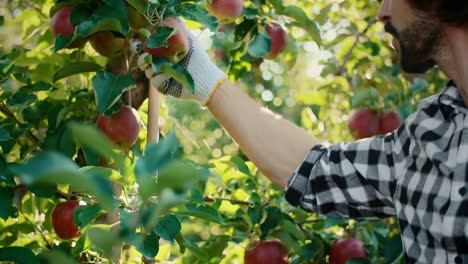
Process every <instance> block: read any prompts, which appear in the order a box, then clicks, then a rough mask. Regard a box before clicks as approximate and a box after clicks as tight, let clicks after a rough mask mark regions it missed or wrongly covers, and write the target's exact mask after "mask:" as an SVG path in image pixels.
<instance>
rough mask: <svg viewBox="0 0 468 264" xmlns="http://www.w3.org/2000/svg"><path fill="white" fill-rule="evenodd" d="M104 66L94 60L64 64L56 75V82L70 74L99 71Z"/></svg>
mask: <svg viewBox="0 0 468 264" xmlns="http://www.w3.org/2000/svg"><path fill="white" fill-rule="evenodd" d="M102 69H103V68H102V67H101V65H99V64H97V63H94V62H86V61H80V62H73V63H67V64H65V66H63V67H62V68H61V69H60V70H58V71H57V72H56V73H55V75H54V80H53V81H54V82H56V81H58V80H61V79H63V78H66V77H68V76H72V75H75V74H80V73H85V72H97V71H99V70H102Z"/></svg>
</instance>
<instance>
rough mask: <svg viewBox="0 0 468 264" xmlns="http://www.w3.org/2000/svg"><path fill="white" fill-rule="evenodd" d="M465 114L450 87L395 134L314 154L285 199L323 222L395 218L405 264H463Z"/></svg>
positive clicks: (467, 204)
mask: <svg viewBox="0 0 468 264" xmlns="http://www.w3.org/2000/svg"><path fill="white" fill-rule="evenodd" d="M467 189H468V109H467V108H466V107H465V106H464V103H463V100H462V98H461V96H460V94H459V92H458V90H457V88H456V86H455V84H454V83H453V82H449V83H448V85H447V87H446V88H445V89H444V91H443V92H442V93H440V94H436V95H434V96H431V97H428V98H426V99H424V100H422V101H421V102H420V104H419V107H418V110H417V111H416V112H415V113H414V114H412V115H411V116H410V117H408V118H407V120H406V121H405V122H404V124H403V125H402V126H401V127H400V128H399V129H398V130H396V131H394V132H392V133H389V134H387V135H385V136H379V137H372V138H367V139H363V140H359V141H357V142H353V143H341V144H337V145H333V146H330V147H323V146H321V145H317V146H315V147H314V148H313V149H312V150H311V151H310V152H309V154H308V155H307V156H306V158H305V160H304V161H303V163H302V164H301V165H300V166H299V168H298V169H297V170H296V171H295V172H294V174H293V176H292V177H291V179H290V180H289V182H288V184H287V186H286V194H285V196H286V199H287V200H288V202H289V203H291V204H292V205H293V206H301V207H302V208H303V209H305V210H307V211H313V212H316V213H319V214H322V215H325V216H329V217H351V218H367V217H387V216H395V215H396V216H397V217H398V220H399V224H400V228H401V236H402V241H403V245H404V249H405V257H406V262H407V263H437V264H438V263H468V194H467Z"/></svg>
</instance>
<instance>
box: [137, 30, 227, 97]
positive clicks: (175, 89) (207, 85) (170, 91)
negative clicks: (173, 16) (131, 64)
mask: <svg viewBox="0 0 468 264" xmlns="http://www.w3.org/2000/svg"><path fill="white" fill-rule="evenodd" d="M182 23H183V22H182ZM183 25H184V28H185V30H186V31H187V35H188V38H189V46H190V49H189V52H188V53H187V55H186V56H185V57H184V58H183V59H182V60H181V61H180V62H179V63H178V64H179V65H181V66H182V67H183V68H184V69H186V70H187V71H188V73H189V74H190V75H191V76H192V78H193V80H194V82H195V91H194V93H191V92H190V91H189V90H188V89H186V88H184V87H183V86H182V84H180V83H179V82H177V81H176V80H175V79H173V78H168V77H167V76H165V75H164V74H161V73H157V72H156V73H155V72H154V71H153V67H151V65H149V64H148V63H147V62H146V61H147V60H145V58H146V57H147V56H151V55H150V54H148V53H145V52H144V51H142V48H141V43H138V42H136V43H134V48H135V49H136V51H137V52H138V53H140V54H141V55H140V56H139V59H138V65H139V68H140V69H141V70H142V71H144V72H145V75H146V77H147V78H148V79H150V80H151V82H152V84H153V85H154V86H155V87H157V89H158V90H159V92H161V93H162V94H166V95H171V96H174V97H176V98H181V99H188V100H195V101H197V102H199V103H200V104H201V105H202V106H207V105H208V103H209V101H210V99H211V97H212V96H213V94H214V92H215V91H216V89H217V88H218V87H219V86H220V85H221V84H222V83H223V82H224V81H225V80H226V79H227V75H226V74H225V73H224V72H223V71H222V70H221V69H220V68H219V67H218V66H216V64H214V63H213V61H212V60H211V58H210V57H209V56H208V54H207V53H206V52H205V51H204V50H203V48H201V46H200V45H199V43H198V41H197V40H196V38H195V36H194V35H193V34H192V33H191V32H190V30H189V29H188V28H187V26H186V25H185V23H183Z"/></svg>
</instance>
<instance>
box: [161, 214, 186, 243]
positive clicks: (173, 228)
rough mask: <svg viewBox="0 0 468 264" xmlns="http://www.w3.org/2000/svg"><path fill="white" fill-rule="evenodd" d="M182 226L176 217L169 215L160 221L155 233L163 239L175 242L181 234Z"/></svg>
mask: <svg viewBox="0 0 468 264" xmlns="http://www.w3.org/2000/svg"><path fill="white" fill-rule="evenodd" d="M181 228H182V226H181V224H180V221H179V219H178V218H177V216H175V215H167V216H164V217H162V218H160V219H159V222H158V224H157V225H156V227H155V228H154V232H155V233H156V234H157V235H158V236H160V237H161V238H163V239H165V240H168V241H173V240H174V239H175V238H176V237H177V236H178V235H179V234H180V230H181Z"/></svg>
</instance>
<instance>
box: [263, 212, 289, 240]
mask: <svg viewBox="0 0 468 264" xmlns="http://www.w3.org/2000/svg"><path fill="white" fill-rule="evenodd" d="M265 211H266V213H267V218H266V219H265V221H264V222H263V223H262V224H261V225H260V229H261V231H262V235H261V237H260V239H261V240H265V238H266V237H267V236H268V235H269V234H270V233H271V232H272V231H273V229H274V228H275V227H277V226H278V225H279V224H280V223H281V220H282V219H283V215H282V213H281V210H280V209H279V208H278V207H274V206H270V207H268V208H266V209H265Z"/></svg>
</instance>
